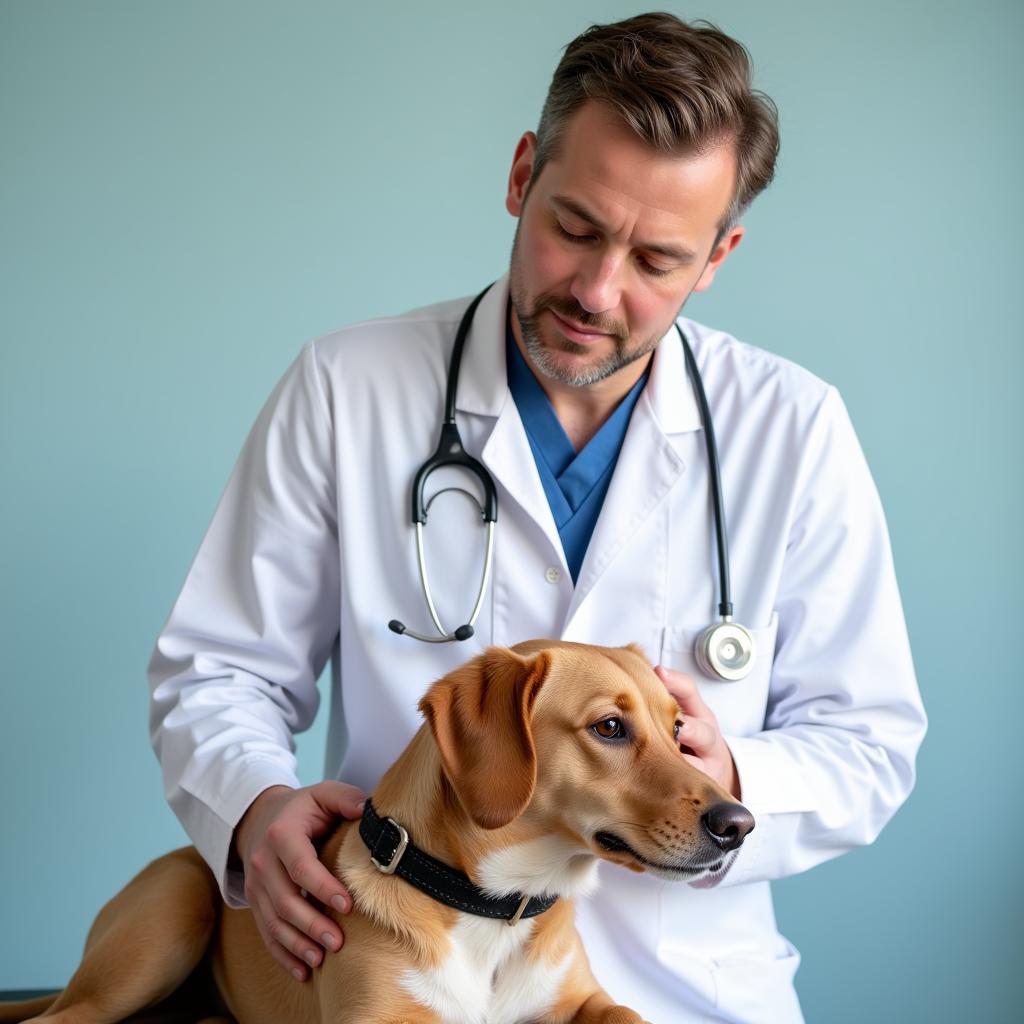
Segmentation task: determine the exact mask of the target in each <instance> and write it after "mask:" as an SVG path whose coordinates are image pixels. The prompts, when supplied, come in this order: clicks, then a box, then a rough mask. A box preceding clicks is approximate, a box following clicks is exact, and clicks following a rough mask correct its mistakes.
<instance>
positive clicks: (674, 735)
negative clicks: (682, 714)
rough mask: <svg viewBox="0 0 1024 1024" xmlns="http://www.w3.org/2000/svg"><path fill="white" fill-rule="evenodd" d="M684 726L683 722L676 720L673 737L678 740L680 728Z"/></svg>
mask: <svg viewBox="0 0 1024 1024" xmlns="http://www.w3.org/2000/svg"><path fill="white" fill-rule="evenodd" d="M682 727H683V723H682V722H676V728H675V731H674V732H673V733H672V738H673V739H676V740H677V739H679V730H680V729H682Z"/></svg>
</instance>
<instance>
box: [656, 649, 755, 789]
mask: <svg viewBox="0 0 1024 1024" xmlns="http://www.w3.org/2000/svg"><path fill="white" fill-rule="evenodd" d="M654 671H655V674H656V675H657V676H658V678H659V679H660V680H661V681H662V682H663V683H664V684H665V689H666V690H668V692H669V693H670V694H672V696H673V697H675V699H676V703H677V704H678V705H679V709H680V711H682V713H683V727H682V729H680V730H679V745H680V749H682V751H683V756H684V757H685V758H686V760H687V761H689V762H690V764H692V765H693V766H694V767H695V768H699V769H700V770H701V771H702V772H704V774H705V775H710V776H711V778H713V779H714V780H715V782H717V783H718V784H719V785H720V786H721V787H722V789H724V790H726V792H729V793H731V794H732V795H733V796H734V797H736V799H737V800H740V799H741V795H740V778H739V775H738V774H737V772H736V762H735V761H733V759H732V751H731V750H729V745H728V744H727V743H726V742H725V739H724V738H723V736H722V732H721V730H720V729H719V728H718V719H717V718H715V716H714V714H713V712H712V711H711V709H710V708H709V707H708V706H707V704H705V703H704V701H703V700H701V696H700V690H698V689H697V684H696V683H695V682H694V681H693V679H691V678H690V676H688V675H686V674H685V673H683V672H675V671H673V670H672V669H670V668H665V667H664V666H663V665H658V666H657V667H656V668H655V669H654Z"/></svg>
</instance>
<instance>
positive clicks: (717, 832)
mask: <svg viewBox="0 0 1024 1024" xmlns="http://www.w3.org/2000/svg"><path fill="white" fill-rule="evenodd" d="M701 822H702V824H703V825H704V828H705V830H706V831H707V833H708V835H709V836H710V837H711V841H712V842H713V843H714V844H715V846H717V847H718V848H719V849H720V850H726V851H728V850H735V849H738V848H739V846H740V845H741V844H742V843H743V840H744V839H746V837H747V835H748V834H749V833H750V831H751V830H752V829H753V827H754V816H753V815H752V814H751V813H750V811H748V810H747V809H746V807H744V806H743V805H742V804H733V803H720V804H715V805H714V807H712V808H711V809H710V810H709V811H707V812H706V813H705V814H704V816H703V817H702V818H701Z"/></svg>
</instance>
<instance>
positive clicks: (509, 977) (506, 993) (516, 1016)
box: [401, 915, 570, 1024]
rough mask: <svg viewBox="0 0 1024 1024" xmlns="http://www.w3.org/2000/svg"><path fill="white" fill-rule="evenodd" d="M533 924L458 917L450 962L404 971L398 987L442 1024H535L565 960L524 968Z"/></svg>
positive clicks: (558, 980)
mask: <svg viewBox="0 0 1024 1024" xmlns="http://www.w3.org/2000/svg"><path fill="white" fill-rule="evenodd" d="M532 932H533V922H532V921H522V922H520V924H518V925H517V926H516V927H514V928H510V927H509V926H508V924H507V923H506V922H505V921H492V920H490V919H488V918H482V917H469V916H468V915H464V916H462V917H460V919H459V922H458V924H456V926H455V927H454V928H453V929H452V931H451V932H450V934H449V937H450V939H451V942H452V949H451V953H450V954H449V956H448V957H447V958H446V959H445V961H444V962H443V963H442V964H441V965H440V967H438V968H436V969H434V970H426V971H414V970H409V971H405V972H404V973H403V975H402V979H401V980H402V985H403V986H404V988H405V989H406V991H407V992H409V993H410V994H411V995H412V996H413V998H414V999H415V1000H416V1001H417V1002H419V1003H421V1004H422V1005H424V1006H426V1007H429V1008H430V1009H431V1010H433V1011H434V1013H436V1014H437V1015H438V1016H439V1017H441V1019H442V1020H444V1021H445V1022H446V1024H521V1022H524V1021H532V1020H537V1019H538V1017H539V1016H541V1015H542V1014H543V1013H544V1011H545V1010H547V1009H548V1007H550V1005H551V1004H552V1002H554V1000H555V997H556V996H557V994H558V991H559V989H560V987H561V984H562V980H563V979H564V977H565V974H566V972H567V971H568V969H569V960H570V958H569V957H566V959H565V960H564V961H562V962H560V963H557V964H554V965H550V964H545V963H543V962H528V961H527V958H526V956H525V955H524V954H525V951H526V946H527V943H528V942H529V939H530V935H531V934H532Z"/></svg>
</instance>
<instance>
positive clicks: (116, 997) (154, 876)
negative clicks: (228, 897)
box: [32, 847, 220, 1024]
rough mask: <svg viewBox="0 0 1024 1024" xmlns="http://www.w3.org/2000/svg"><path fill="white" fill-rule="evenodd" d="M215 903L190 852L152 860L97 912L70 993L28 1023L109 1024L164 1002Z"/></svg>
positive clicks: (212, 917)
mask: <svg viewBox="0 0 1024 1024" xmlns="http://www.w3.org/2000/svg"><path fill="white" fill-rule="evenodd" d="M219 904H220V893H219V891H218V889H217V883H216V881H215V880H214V877H213V874H212V873H211V872H210V869H209V868H208V867H207V866H206V864H205V863H204V862H203V860H202V858H201V857H200V856H199V854H198V853H197V852H196V850H195V849H193V848H192V847H187V848H185V849H181V850H175V851H174V852H173V853H168V854H166V855H165V856H163V857H160V858H159V859H158V860H155V861H153V863H152V864H150V865H149V866H148V867H146V868H144V869H143V870H142V871H141V872H140V873H139V874H138V875H136V876H135V878H133V879H132V881H131V882H129V883H128V885H127V886H125V888H124V889H122V890H121V891H120V892H119V893H118V894H117V895H116V896H115V897H114V898H113V899H112V900H111V901H110V902H109V903H107V904H106V906H104V907H103V909H102V910H101V911H100V912H99V914H98V915H97V917H96V920H95V921H94V922H93V926H92V928H91V929H90V930H89V937H88V938H87V939H86V943H85V953H84V954H83V956H82V962H81V964H80V965H79V967H78V970H77V971H75V973H74V975H73V976H72V978H71V980H70V981H69V982H68V986H67V988H66V989H64V991H63V992H62V993H61V994H60V995H59V996H58V997H57V999H56V1000H55V1001H54V1003H53V1004H52V1005H51V1006H50V1008H49V1009H48V1010H46V1011H45V1012H44V1013H42V1014H41V1015H40V1016H39V1017H33V1018H32V1020H33V1021H35V1020H38V1021H45V1022H46V1024H58V1022H59V1024H114V1022H116V1021H120V1020H123V1019H124V1018H125V1017H129V1016H130V1015H131V1014H133V1013H135V1012H137V1011H138V1010H141V1009H144V1008H145V1007H148V1006H152V1005H153V1004H154V1003H157V1002H159V1001H160V1000H162V999H165V998H166V997H167V996H169V995H170V994H171V993H172V992H174V991H175V990H176V989H177V988H178V987H179V986H180V985H181V984H182V983H183V982H184V981H185V980H186V979H187V978H188V976H189V975H190V974H191V973H192V971H193V969H194V968H195V967H196V965H197V964H198V963H199V961H200V959H201V958H202V956H203V953H204V952H205V951H206V947H207V945H208V944H209V941H210V937H211V935H212V933H213V929H214V926H215V925H216V923H217V914H218V908H219Z"/></svg>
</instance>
